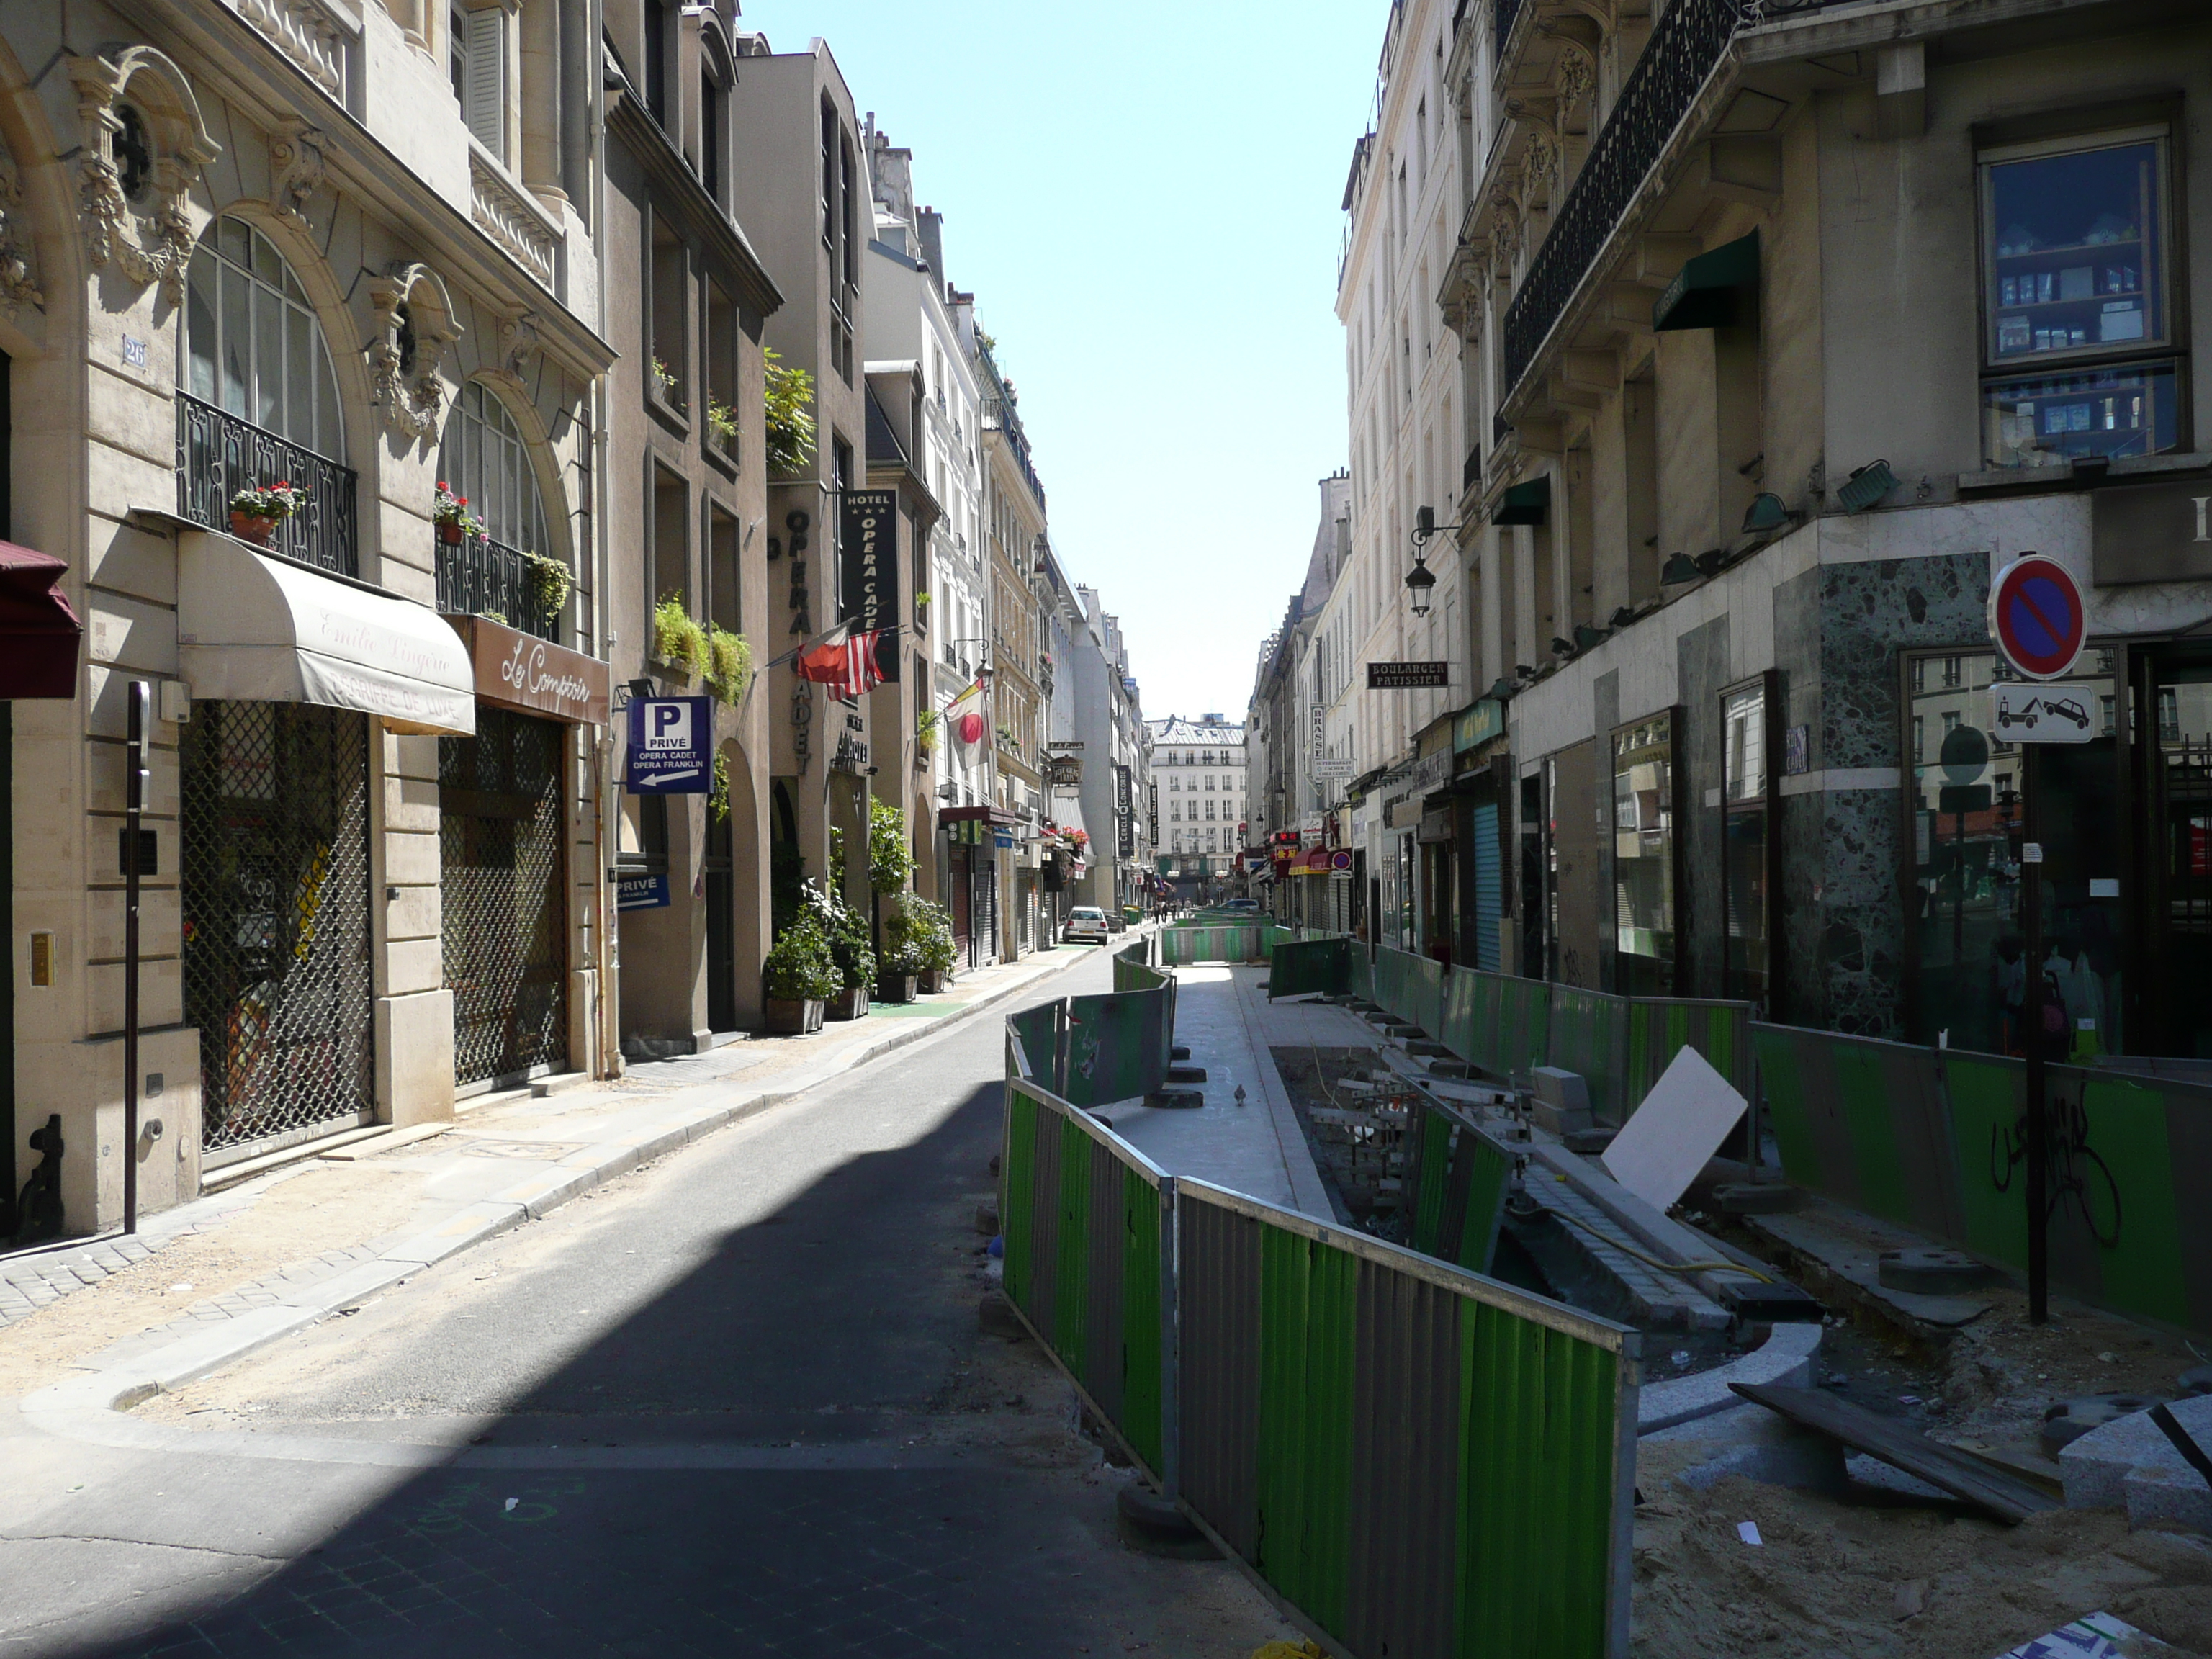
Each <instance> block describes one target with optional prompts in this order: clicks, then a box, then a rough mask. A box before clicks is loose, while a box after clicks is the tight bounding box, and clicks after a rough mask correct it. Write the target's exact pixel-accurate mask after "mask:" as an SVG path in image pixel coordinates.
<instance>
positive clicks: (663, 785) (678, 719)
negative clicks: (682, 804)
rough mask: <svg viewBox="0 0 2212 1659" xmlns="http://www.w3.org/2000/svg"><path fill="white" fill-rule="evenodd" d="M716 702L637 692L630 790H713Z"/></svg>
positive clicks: (631, 724)
mask: <svg viewBox="0 0 2212 1659" xmlns="http://www.w3.org/2000/svg"><path fill="white" fill-rule="evenodd" d="M713 791H714V702H713V701H712V700H711V699H710V698H707V697H635V698H633V699H632V700H631V702H630V705H629V792H630V793H632V794H633V795H705V794H710V793H713Z"/></svg>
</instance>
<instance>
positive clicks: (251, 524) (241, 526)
mask: <svg viewBox="0 0 2212 1659" xmlns="http://www.w3.org/2000/svg"><path fill="white" fill-rule="evenodd" d="M306 508H307V491H306V490H304V489H298V488H296V487H295V486H294V485H293V484H292V483H289V481H287V480H285V479H282V478H280V479H278V480H277V481H276V483H273V484H255V485H254V486H253V487H252V488H251V489H241V490H240V491H238V492H237V494H235V495H233V496H232V497H231V498H230V533H231V534H232V535H234V536H235V537H237V538H238V539H239V540H240V541H242V542H248V543H251V544H252V545H253V546H255V547H266V546H268V545H269V538H270V536H271V535H272V534H274V533H275V532H276V526H278V525H280V524H282V523H283V522H284V520H287V519H289V518H290V517H291V516H292V515H293V514H294V513H300V512H304V511H305V510H306Z"/></svg>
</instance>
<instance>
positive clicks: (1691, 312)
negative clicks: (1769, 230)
mask: <svg viewBox="0 0 2212 1659" xmlns="http://www.w3.org/2000/svg"><path fill="white" fill-rule="evenodd" d="M1758 286H1759V233H1758V232H1757V231H1755V230H1754V231H1753V232H1752V233H1751V234H1750V235H1748V236H1739V237H1737V238H1736V240H1734V241H1733V242H1723V244H1721V246H1718V247H1717V248H1715V249H1713V251H1712V252H1710V253H1700V254H1699V255H1698V257H1697V258H1694V259H1692V260H1691V261H1690V262H1689V263H1688V264H1685V265H1684V266H1683V267H1682V268H1681V270H1679V271H1677V272H1675V273H1674V281H1673V282H1672V283H1668V285H1667V291H1666V292H1665V293H1664V294H1662V295H1660V296H1659V302H1658V303H1657V304H1656V305H1655V306H1653V307H1651V326H1652V329H1653V330H1654V331H1656V332H1664V331H1667V330H1668V329H1689V328H1725V327H1726V326H1728V325H1729V324H1731V323H1733V322H1735V320H1736V319H1737V317H1738V315H1739V306H1740V301H1741V297H1742V296H1743V295H1745V294H1747V293H1748V292H1750V291H1753V290H1755V289H1757V288H1758Z"/></svg>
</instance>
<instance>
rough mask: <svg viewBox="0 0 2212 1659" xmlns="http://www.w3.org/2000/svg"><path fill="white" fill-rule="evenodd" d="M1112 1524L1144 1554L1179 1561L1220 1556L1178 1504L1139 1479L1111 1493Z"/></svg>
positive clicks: (1209, 1559)
mask: <svg viewBox="0 0 2212 1659" xmlns="http://www.w3.org/2000/svg"><path fill="white" fill-rule="evenodd" d="M1114 1524H1115V1529H1116V1530H1118V1531H1119V1532H1120V1533H1121V1540H1122V1541H1123V1542H1124V1543H1126V1544H1127V1545H1128V1546H1129V1547H1130V1548H1132V1549H1134V1550H1139V1551H1142V1552H1143V1553H1145V1554H1146V1555H1164V1556H1167V1557H1169V1558H1170V1559H1176V1560H1182V1561H1213V1560H1218V1559H1220V1556H1221V1552H1220V1551H1219V1550H1218V1549H1216V1548H1214V1547H1213V1545H1212V1541H1209V1540H1208V1539H1207V1537H1206V1534H1204V1533H1202V1532H1200V1530H1199V1529H1198V1527H1197V1526H1196V1524H1195V1523H1194V1522H1192V1520H1191V1518H1190V1517H1189V1516H1187V1515H1185V1514H1184V1513H1183V1512H1182V1509H1181V1508H1180V1507H1178V1506H1177V1505H1176V1504H1174V1503H1173V1502H1171V1501H1170V1500H1169V1499H1167V1498H1163V1497H1161V1496H1160V1495H1159V1493H1158V1492H1154V1491H1153V1490H1152V1488H1151V1487H1150V1486H1146V1485H1145V1484H1144V1483H1143V1482H1142V1481H1139V1480H1133V1481H1131V1482H1130V1483H1129V1484H1128V1485H1127V1486H1124V1487H1122V1488H1121V1491H1119V1492H1115V1494H1114Z"/></svg>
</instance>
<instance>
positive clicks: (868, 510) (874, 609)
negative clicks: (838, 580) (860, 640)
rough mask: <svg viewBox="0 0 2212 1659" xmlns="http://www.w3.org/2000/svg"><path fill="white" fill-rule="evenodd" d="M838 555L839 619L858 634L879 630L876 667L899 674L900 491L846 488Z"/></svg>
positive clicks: (840, 513) (885, 673)
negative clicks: (839, 570) (840, 587)
mask: <svg viewBox="0 0 2212 1659" xmlns="http://www.w3.org/2000/svg"><path fill="white" fill-rule="evenodd" d="M837 557H838V561H839V564H840V566H841V574H842V579H843V580H842V592H841V593H840V595H839V597H840V598H841V599H842V600H843V602H844V604H843V609H844V613H845V614H844V617H843V620H845V621H847V622H849V623H852V624H853V628H854V631H855V632H856V633H857V632H864V631H865V632H872V631H875V630H878V629H880V630H883V637H882V638H880V639H878V641H876V668H877V671H878V672H879V673H881V674H882V676H883V677H884V678H885V679H886V680H896V678H898V677H899V651H898V643H897V637H896V635H894V634H893V633H891V632H890V629H892V628H893V627H894V625H895V624H896V623H897V622H898V620H899V610H898V608H899V580H898V492H897V491H896V490H895V489H848V490H847V491H846V492H845V494H844V497H843V499H842V503H841V505H840V506H839V508H838V516H837Z"/></svg>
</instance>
